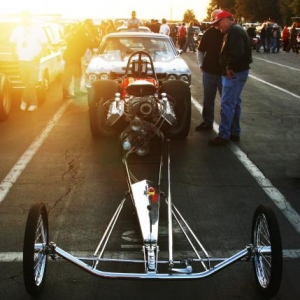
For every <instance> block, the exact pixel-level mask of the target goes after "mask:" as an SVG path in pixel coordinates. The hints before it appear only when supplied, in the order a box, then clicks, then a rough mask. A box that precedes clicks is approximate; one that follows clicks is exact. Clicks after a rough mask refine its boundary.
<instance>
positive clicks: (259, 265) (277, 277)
mask: <svg viewBox="0 0 300 300" xmlns="http://www.w3.org/2000/svg"><path fill="white" fill-rule="evenodd" d="M251 243H252V244H253V246H254V257H253V267H254V274H255V279H256V283H257V285H258V288H259V290H260V292H261V294H262V295H263V296H265V297H269V298H271V297H274V296H275V295H276V294H277V292H278V290H279V287H280V283H281V276H282V245H281V235H280V230H279V225H278V222H277V219H276V216H275V213H274V212H273V210H272V209H271V208H270V207H266V206H263V205H260V206H258V207H257V209H256V211H255V213H254V217H253V223H252V234H251Z"/></svg>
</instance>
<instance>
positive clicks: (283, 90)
mask: <svg viewBox="0 0 300 300" xmlns="http://www.w3.org/2000/svg"><path fill="white" fill-rule="evenodd" d="M249 77H251V78H253V79H255V80H257V81H260V82H262V83H264V84H266V85H269V86H271V87H272V88H274V89H277V90H279V91H281V92H284V93H286V94H289V95H291V96H293V97H295V98H297V99H300V96H299V95H297V94H294V93H291V92H290V91H288V90H285V89H283V88H281V87H279V86H277V85H274V84H272V83H270V82H267V81H265V80H262V79H260V78H258V77H256V76H253V75H250V74H249Z"/></svg>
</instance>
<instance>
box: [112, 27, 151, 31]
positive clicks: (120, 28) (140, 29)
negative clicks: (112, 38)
mask: <svg viewBox="0 0 300 300" xmlns="http://www.w3.org/2000/svg"><path fill="white" fill-rule="evenodd" d="M126 29H127V26H126V25H121V26H119V27H118V28H117V31H118V32H119V30H122V31H128V30H126ZM141 31H142V32H151V30H150V29H149V27H147V26H139V32H141Z"/></svg>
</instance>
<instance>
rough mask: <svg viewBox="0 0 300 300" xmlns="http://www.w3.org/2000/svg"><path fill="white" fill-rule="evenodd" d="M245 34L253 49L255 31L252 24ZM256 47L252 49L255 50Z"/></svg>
mask: <svg viewBox="0 0 300 300" xmlns="http://www.w3.org/2000/svg"><path fill="white" fill-rule="evenodd" d="M246 31H247V34H248V36H249V39H250V42H251V47H254V40H255V39H256V30H255V26H254V25H253V24H251V25H250V26H249V27H248V28H247V30H246ZM255 48H256V47H254V49H255Z"/></svg>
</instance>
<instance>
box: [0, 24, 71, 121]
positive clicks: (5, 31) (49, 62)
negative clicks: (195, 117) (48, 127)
mask: <svg viewBox="0 0 300 300" xmlns="http://www.w3.org/2000/svg"><path fill="white" fill-rule="evenodd" d="M39 24H40V25H41V26H42V28H43V29H44V31H45V33H46V36H47V38H48V47H47V49H48V50H47V55H45V56H44V57H42V58H41V60H40V71H39V84H38V86H37V95H38V103H39V104H42V103H44V102H45V101H46V93H47V90H48V89H49V85H50V84H51V83H52V82H53V81H54V80H55V79H56V78H58V77H59V76H60V75H61V74H62V72H63V69H64V60H63V51H64V49H65V47H66V43H65V40H64V39H63V35H62V32H61V29H60V25H59V24H56V23H52V22H40V23H39ZM18 25H19V23H18V21H17V20H14V19H2V20H1V19H0V121H2V120H5V119H7V117H8V115H9V113H10V111H11V109H12V107H13V106H14V104H17V105H18V104H19V103H20V97H19V96H20V91H22V89H23V88H24V87H23V83H22V80H21V78H20V74H19V67H18V61H17V60H16V59H15V58H14V57H13V54H12V45H11V43H10V42H9V38H10V35H11V32H12V30H13V29H14V28H15V27H16V26H18Z"/></svg>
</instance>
